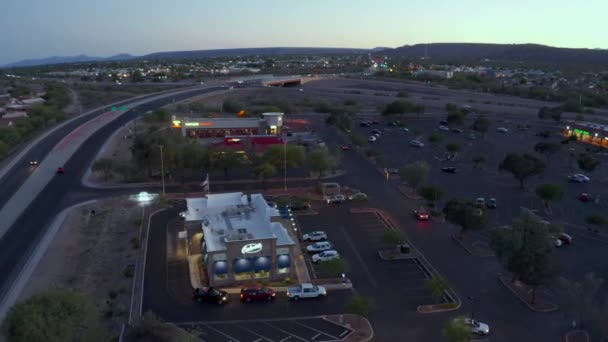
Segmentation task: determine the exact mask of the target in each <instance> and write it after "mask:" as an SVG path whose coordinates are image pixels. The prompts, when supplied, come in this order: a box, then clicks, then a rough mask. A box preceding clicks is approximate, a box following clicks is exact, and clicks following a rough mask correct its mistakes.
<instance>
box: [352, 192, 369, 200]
mask: <svg viewBox="0 0 608 342" xmlns="http://www.w3.org/2000/svg"><path fill="white" fill-rule="evenodd" d="M348 199H349V200H351V201H357V200H359V201H362V200H366V199H367V195H366V194H364V193H363V192H358V193H356V194H352V195H350V196H348Z"/></svg>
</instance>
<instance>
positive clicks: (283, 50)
mask: <svg viewBox="0 0 608 342" xmlns="http://www.w3.org/2000/svg"><path fill="white" fill-rule="evenodd" d="M367 51H369V50H367V49H350V48H316V47H266V48H244V49H217V50H193V51H169V52H156V53H151V54H148V55H145V56H141V57H140V59H189V58H205V57H236V56H279V55H300V56H301V55H330V54H351V53H362V52H367Z"/></svg>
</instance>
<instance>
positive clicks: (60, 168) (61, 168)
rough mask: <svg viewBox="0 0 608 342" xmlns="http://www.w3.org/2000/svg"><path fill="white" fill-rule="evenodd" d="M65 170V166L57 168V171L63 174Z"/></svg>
mask: <svg viewBox="0 0 608 342" xmlns="http://www.w3.org/2000/svg"><path fill="white" fill-rule="evenodd" d="M63 172H64V170H63V166H60V167H58V168H57V173H59V174H62V173H63Z"/></svg>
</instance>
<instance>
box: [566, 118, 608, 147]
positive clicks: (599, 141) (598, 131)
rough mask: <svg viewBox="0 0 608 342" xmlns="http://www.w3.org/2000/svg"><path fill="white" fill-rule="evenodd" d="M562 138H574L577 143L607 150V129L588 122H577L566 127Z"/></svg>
mask: <svg viewBox="0 0 608 342" xmlns="http://www.w3.org/2000/svg"><path fill="white" fill-rule="evenodd" d="M563 135H564V136H567V137H568V136H575V137H576V139H577V140H578V141H582V142H584V143H588V144H593V145H596V146H600V147H604V148H608V127H607V126H604V125H599V124H595V123H590V122H577V123H572V124H570V125H568V126H566V129H565V130H564V131H563Z"/></svg>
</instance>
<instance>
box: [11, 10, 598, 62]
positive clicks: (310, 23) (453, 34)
mask: <svg viewBox="0 0 608 342" xmlns="http://www.w3.org/2000/svg"><path fill="white" fill-rule="evenodd" d="M606 13H608V1H607V0H577V1H574V0H525V1H524V0H509V1H504V0H424V1H413V0H373V1H371V0H370V1H361V0H299V1H297V0H257V1H253V0H215V1H209V0H170V1H168V0H2V1H1V6H0V65H2V64H6V63H10V62H15V61H18V60H21V59H26V58H44V57H50V56H72V55H79V54H86V55H89V56H111V55H115V54H118V53H129V54H133V55H143V54H147V53H152V52H160V51H175V50H204V49H221V48H244V47H278V46H281V47H352V48H373V47H378V46H383V47H398V46H403V45H411V44H417V43H440V42H474V43H538V44H545V45H551V46H559V47H576V48H603V49H606V48H608V37H607V36H606V32H608V26H606V24H605V18H604V16H605V14H606Z"/></svg>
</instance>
